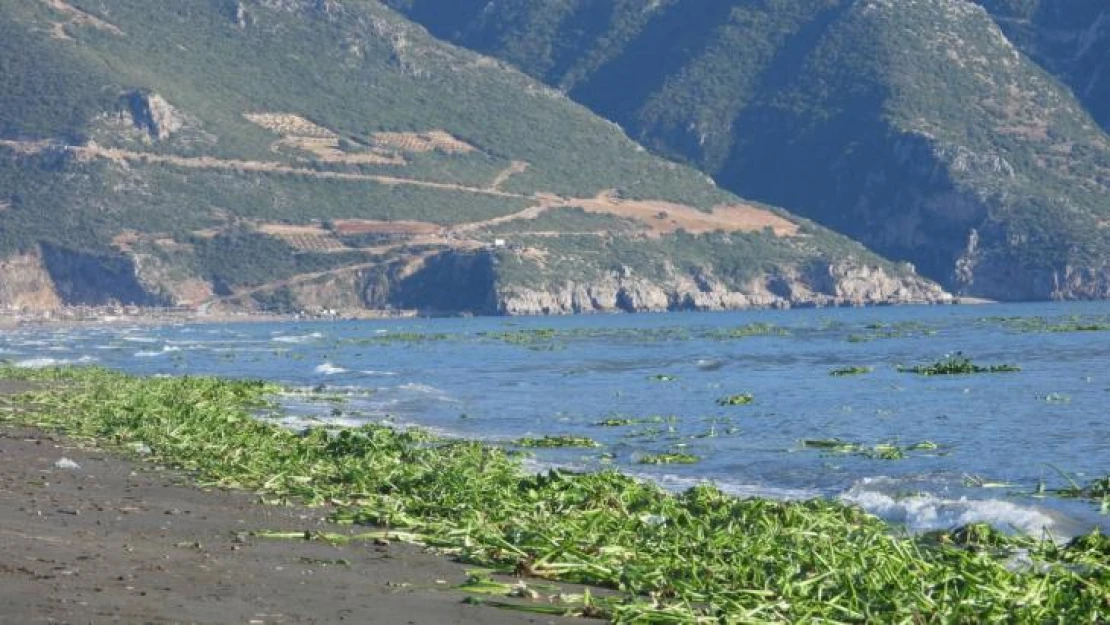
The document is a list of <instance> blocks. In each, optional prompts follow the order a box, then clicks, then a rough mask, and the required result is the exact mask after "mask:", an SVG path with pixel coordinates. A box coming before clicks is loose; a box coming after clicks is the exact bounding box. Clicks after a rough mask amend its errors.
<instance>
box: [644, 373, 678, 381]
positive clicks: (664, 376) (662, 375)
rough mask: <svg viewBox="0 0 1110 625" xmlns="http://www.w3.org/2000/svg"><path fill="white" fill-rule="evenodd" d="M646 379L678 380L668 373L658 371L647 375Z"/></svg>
mask: <svg viewBox="0 0 1110 625" xmlns="http://www.w3.org/2000/svg"><path fill="white" fill-rule="evenodd" d="M648 380H650V381H652V382H674V381H676V380H678V378H677V377H676V376H673V375H668V374H666V373H659V374H656V375H652V376H648Z"/></svg>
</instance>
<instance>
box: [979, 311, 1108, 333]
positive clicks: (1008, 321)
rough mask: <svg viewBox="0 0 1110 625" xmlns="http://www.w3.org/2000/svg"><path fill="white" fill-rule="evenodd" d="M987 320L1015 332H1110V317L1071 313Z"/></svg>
mask: <svg viewBox="0 0 1110 625" xmlns="http://www.w3.org/2000/svg"><path fill="white" fill-rule="evenodd" d="M985 321H988V322H992V323H999V324H1001V325H1002V326H1004V327H1006V328H1009V329H1011V330H1013V331H1015V332H1022V333H1028V332H1110V317H1108V316H1105V315H1103V316H1097V317H1082V316H1079V315H1070V316H1068V317H1065V318H1063V319H1062V320H1054V319H1049V318H1047V317H987V318H986V319H985Z"/></svg>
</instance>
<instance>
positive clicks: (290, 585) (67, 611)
mask: <svg viewBox="0 0 1110 625" xmlns="http://www.w3.org/2000/svg"><path fill="white" fill-rule="evenodd" d="M13 390H15V389H14V387H13V386H12V385H11V384H7V385H4V384H0V393H5V392H6V393H10V392H12V391H13ZM63 458H65V459H67V460H69V461H71V462H73V463H75V464H76V465H77V466H76V467H72V466H70V465H68V463H66V462H61V463H59V461H61V460H62V459H63ZM64 466H70V468H63V467H64ZM325 514H326V511H325V510H323V509H305V508H296V507H282V506H266V505H262V504H260V503H257V502H256V498H255V497H253V496H252V495H250V494H246V493H236V492H225V491H218V490H216V491H202V490H200V489H198V488H195V487H193V486H191V485H189V483H188V480H187V479H186V478H185V477H184V476H182V475H181V474H179V473H176V472H173V471H169V470H162V469H160V468H159V467H156V466H154V465H148V464H145V463H135V462H131V461H127V460H123V459H120V458H118V457H114V456H113V455H112V454H110V453H107V452H103V451H99V450H88V449H82V448H80V447H78V446H77V445H76V444H74V443H73V442H72V441H68V440H66V439H64V438H62V437H59V436H56V435H53V434H48V433H44V432H41V431H37V430H34V429H27V428H13V427H8V426H0V623H3V624H5V625H7V624H11V625H30V624H36V623H44V624H45V623H51V624H62V623H68V624H74V625H77V624H82V625H84V624H89V623H91V624H100V623H144V624H146V623H157V624H167V625H168V624H177V623H181V624H186V623H188V624H192V623H198V624H201V623H203V624H209V623H211V624H226V623H244V624H254V625H270V624H277V623H342V622H346V623H400V624H406V625H407V624H412V625H439V624H445V623H458V624H464V623H473V624H478V623H482V624H501V623H504V624H519V623H560V622H570V621H569V619H566V620H564V619H559V618H552V617H546V616H541V615H535V614H528V613H521V612H514V611H511V610H505V609H498V608H493V607H489V606H474V605H468V604H466V603H464V600H465V598H466V597H467V595H466V593H463V592H461V591H458V590H456V589H454V588H453V587H454V586H457V585H459V584H461V583H463V582H464V581H465V580H466V578H467V573H466V568H467V567H466V566H464V565H463V564H460V563H456V562H452V561H451V560H449V559H448V558H445V557H440V556H437V555H433V554H430V553H426V552H425V551H424V550H422V549H421V548H419V547H415V546H411V545H405V544H399V543H395V542H394V543H382V544H365V543H350V544H347V545H332V544H328V543H324V542H319V541H306V540H271V539H261V538H256V537H253V536H251V535H250V532H252V531H257V530H287V531H312V530H327V531H329V532H345V531H352V530H349V529H344V528H342V527H340V526H336V525H331V524H328V523H326V522H325V521H324V520H322V517H323V516H324V515H325ZM576 622H583V621H582V620H581V619H578V620H576Z"/></svg>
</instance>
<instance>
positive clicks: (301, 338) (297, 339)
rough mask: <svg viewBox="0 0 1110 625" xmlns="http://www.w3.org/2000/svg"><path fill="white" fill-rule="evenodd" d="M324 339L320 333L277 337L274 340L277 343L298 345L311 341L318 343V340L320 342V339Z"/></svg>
mask: <svg viewBox="0 0 1110 625" xmlns="http://www.w3.org/2000/svg"><path fill="white" fill-rule="evenodd" d="M322 338H324V335H323V334H321V333H319V332H313V333H312V334H302V335H289V336H275V337H274V338H273V339H272V340H273V341H274V342H275V343H292V344H297V343H308V342H310V341H316V340H319V339H322Z"/></svg>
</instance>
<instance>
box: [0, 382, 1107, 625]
mask: <svg viewBox="0 0 1110 625" xmlns="http://www.w3.org/2000/svg"><path fill="white" fill-rule="evenodd" d="M12 377H19V378H21V379H35V380H41V381H44V382H46V383H47V384H44V385H43V386H44V387H48V389H47V390H41V391H36V392H34V393H32V394H28V395H26V396H23V397H21V398H20V399H19V400H18V402H15V403H10V402H0V419H2V420H6V421H15V422H19V423H22V424H25V425H32V426H37V427H41V428H47V429H52V430H61V431H64V432H66V433H68V434H69V435H70V436H72V437H75V438H79V439H84V440H90V441H97V442H99V443H100V444H101V445H104V446H109V447H116V448H120V449H126V448H127V446H128V445H131V444H134V443H141V444H143V445H146V446H147V447H148V448H149V449H150V453H149V454H148V455H146V456H145V457H146V458H148V459H150V460H151V461H154V462H158V463H161V464H165V465H170V466H174V467H177V468H179V469H184V470H187V471H189V472H190V474H191V475H192V476H193V477H194V479H195V480H196V481H197V482H199V483H200V484H201V485H210V486H222V487H230V488H242V489H248V490H250V491H253V492H256V493H259V495H260V496H262V497H263V498H265V499H266V500H267V501H270V502H273V503H281V502H302V503H307V504H322V503H326V502H330V503H332V504H333V505H335V506H337V507H336V508H334V509H333V510H334V512H332V515H331V516H332V518H333V520H335V521H336V522H340V523H359V524H366V525H372V526H376V527H378V528H383V527H385V528H388V530H384V531H386V534H384V535H386V536H389V537H393V538H396V539H398V540H405V541H408V542H412V543H418V544H423V545H427V546H429V547H433V548H436V549H438V550H440V551H441V552H443V553H445V554H450V555H452V556H454V557H456V558H458V559H460V560H463V561H466V562H469V563H473V564H474V565H475V566H480V567H484V568H487V569H490V570H492V571H499V572H514V573H516V574H518V575H520V576H523V577H531V578H537V577H538V578H550V579H557V580H563V581H568V582H579V583H583V584H587V585H590V586H600V587H605V588H609V589H611V592H608V593H598V594H596V595H592V596H586V597H581V598H578V599H577V600H574V601H567V602H565V603H562V604H559V605H557V606H555V607H556V608H558V609H557V610H555V611H556V612H561V613H566V614H572V615H578V616H587V615H588V616H593V617H599V618H605V619H609V620H612V621H615V622H622V623H633V622H635V623H723V622H757V621H758V622H921V623H942V622H943V623H949V622H1021V623H1039V622H1069V623H1081V622H1083V623H1094V622H1102V621H1105V620H1106V614H1107V608H1108V606H1110V582H1108V578H1107V570H1108V567H1110V555H1107V549H1106V541H1105V540H1104V539H1102V538H1101V536H1100V535H1098V534H1097V533H1092V534H1090V535H1088V536H1086V537H1083V538H1081V539H1077V540H1075V541H1072V542H1071V543H1069V544H1068V545H1063V546H1059V545H1055V544H1053V543H1051V542H1050V541H1044V542H1042V541H1040V540H1037V539H1033V538H1026V537H1014V536H998V537H991V540H990V541H988V542H990V543H992V544H990V545H987V546H983V547H976V548H974V549H973V548H971V547H970V546H968V545H963V544H960V541H959V540H951V541H944V542H942V541H938V540H927V539H924V538H921V537H914V536H910V535H907V534H905V533H903V532H901V531H899V530H896V529H894V528H891V527H890V526H888V525H887V524H885V523H883V522H882V521H880V520H878V519H876V518H875V517H872V516H870V515H868V514H866V513H864V512H863V511H861V510H860V509H858V508H854V507H851V506H847V505H844V504H841V503H837V502H832V501H827V500H812V501H796V502H783V501H769V500H763V499H740V498H736V497H733V496H730V495H728V494H725V493H723V492H721V491H720V490H718V489H716V488H714V487H712V486H709V485H699V486H696V487H694V488H691V489H689V490H687V491H685V492H682V493H671V492H668V491H666V490H665V489H663V488H661V487H659V486H657V485H655V484H651V483H647V482H643V481H639V480H636V479H633V478H631V477H629V476H627V475H623V474H621V473H618V472H615V471H602V472H598V473H588V474H575V473H569V472H565V471H550V472H547V473H543V474H534V473H529V472H528V471H526V470H525V469H524V468H523V466H522V464H521V463H522V460H521V459H520V458H518V457H516V456H515V455H514V454H513V453H512V452H511V451H509V450H506V449H504V448H502V447H500V446H496V445H483V444H481V443H478V442H472V441H460V440H449V441H444V440H437V439H435V438H434V437H431V436H429V435H428V434H425V433H421V432H420V431H418V430H405V431H398V430H393V429H390V428H388V427H384V426H380V425H367V426H364V427H361V428H358V429H347V430H339V431H338V432H337V431H334V430H331V431H329V430H326V429H310V430H307V431H303V432H293V431H290V430H287V429H284V428H282V427H280V426H278V425H275V424H274V423H271V422H268V421H265V420H259V419H257V418H255V416H254V415H255V414H256V413H258V412H259V411H264V410H273V407H272V406H270V407H267V406H268V403H267V402H268V397H269V396H270V395H271V394H273V393H275V392H277V391H278V390H279V389H278V388H276V387H274V386H272V385H268V384H263V383H258V382H232V381H224V380H216V379H210V378H196V377H190V378H150V379H143V378H136V377H130V376H125V375H122V374H117V373H112V372H108V371H105V370H103V369H82V370H41V371H16V370H12V369H4V370H0V378H12ZM229 529H232V528H229ZM259 529H265V528H259ZM378 531H383V530H378ZM289 538H290V539H295V540H304V539H305V534H304V533H303V532H300V533H293V534H292V535H291V536H290V537H289ZM309 538H313V536H312V535H309ZM1017 554H1020V555H1021V557H1022V558H1023V560H1025V561H1028V562H1030V566H1027V567H1013V566H1010V562H1012V559H1013V556H1015V555H1017ZM502 590H505V591H506V593H509V592H512V590H511V589H502ZM498 592H499V591H498ZM489 597H490V599H493V600H494V601H496V597H494V596H493V595H489ZM532 601H533V603H532V604H529V607H531V608H534V609H535V611H537V612H540V611H545V610H546V611H551V610H552V606H553V605H554V604H552V603H542V599H534V600H532ZM489 604H490V605H496V604H495V603H493V602H490V603H489Z"/></svg>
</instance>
